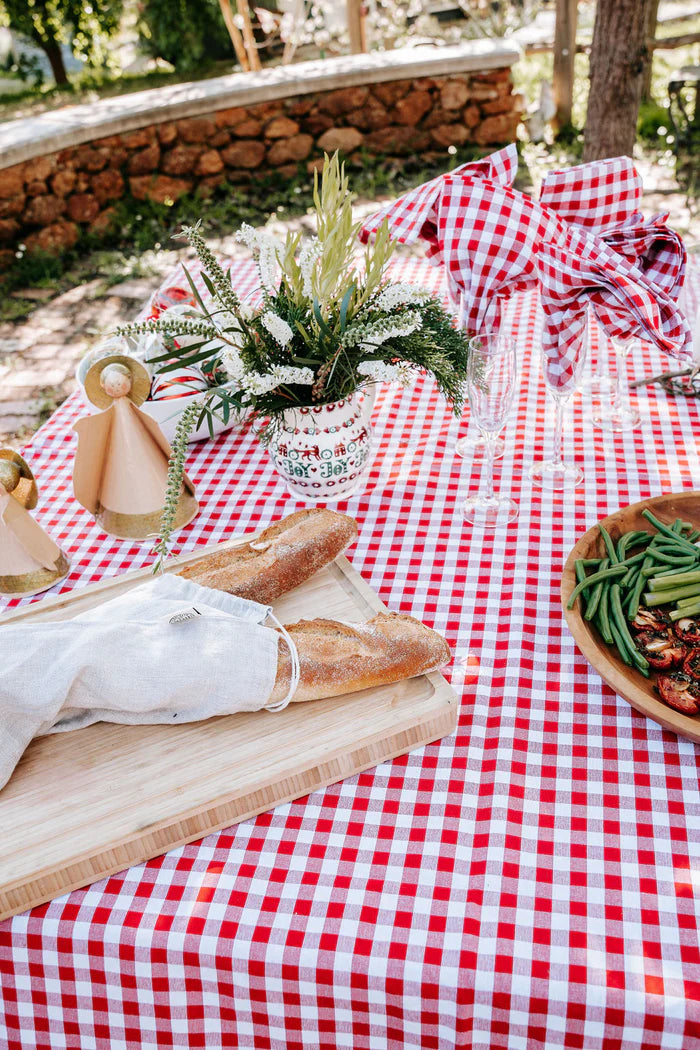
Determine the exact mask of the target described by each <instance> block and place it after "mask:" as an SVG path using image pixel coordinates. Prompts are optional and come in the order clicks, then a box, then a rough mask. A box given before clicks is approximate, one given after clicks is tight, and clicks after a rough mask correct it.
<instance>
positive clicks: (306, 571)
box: [179, 508, 357, 605]
mask: <svg viewBox="0 0 700 1050" xmlns="http://www.w3.org/2000/svg"><path fill="white" fill-rule="evenodd" d="M356 536H357V522H356V521H355V520H354V518H349V517H348V516H347V515H346V514H338V513H337V512H336V511H333V510H326V509H324V508H311V509H309V510H300V511H297V512H296V513H294V514H290V515H288V517H286V518H282V520H281V521H277V522H275V523H274V525H270V526H269V528H267V529H264V530H263V532H261V533H260V535H259V536H258V537H257V538H256V539H254V540H252V541H251V542H250V543H244V544H241V546H240V547H233V548H231V550H227V551H221V552H220V553H219V554H215V555H213V556H211V555H210V556H209V557H208V558H205V559H203V560H202V561H199V562H195V563H194V564H193V565H187V566H185V568H183V569H181V570H180V572H179V575H180V576H184V577H185V578H186V579H188V580H194V581H195V583H199V584H201V585H202V586H203V587H213V588H214V589H215V590H220V591H228V593H229V594H237V595H238V596H239V597H241V598H249V599H251V600H252V601H255V602H260V603H261V604H262V605H269V604H270V603H271V602H273V601H274V600H275V598H279V596H280V595H281V594H285V593H286V592H287V591H291V590H292V588H293V587H298V586H299V584H300V583H303V582H304V581H305V580H308V579H309V577H310V576H313V574H314V573H315V572H318V570H319V569H322V568H323V566H324V565H328V564H329V563H330V562H332V561H333V559H334V558H336V557H337V556H338V555H339V554H340V553H341V551H343V550H345V548H346V547H347V546H348V544H350V543H352V541H353V540H354V539H355V538H356Z"/></svg>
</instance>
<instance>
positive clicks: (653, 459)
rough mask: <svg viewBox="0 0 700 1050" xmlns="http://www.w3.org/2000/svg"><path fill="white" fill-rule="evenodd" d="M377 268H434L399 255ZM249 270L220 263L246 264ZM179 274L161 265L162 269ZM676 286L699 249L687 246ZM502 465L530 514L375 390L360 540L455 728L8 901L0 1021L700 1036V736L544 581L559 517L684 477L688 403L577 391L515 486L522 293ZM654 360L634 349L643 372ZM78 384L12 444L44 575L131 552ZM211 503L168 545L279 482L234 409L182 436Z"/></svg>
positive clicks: (75, 1033) (420, 418)
mask: <svg viewBox="0 0 700 1050" xmlns="http://www.w3.org/2000/svg"><path fill="white" fill-rule="evenodd" d="M394 276H395V277H396V278H397V279H402V280H407V281H411V282H415V283H418V284H425V285H429V286H431V287H432V288H434V289H438V288H440V287H441V280H442V273H441V271H439V270H434V269H432V268H430V267H429V266H428V265H427V264H426V263H425V262H423V261H422V260H418V259H415V258H412V259H402V260H399V261H398V262H397V263H396V264H395V272H394ZM253 282H254V278H253V273H252V268H251V266H250V264H248V263H237V264H236V285H237V287H241V286H244V285H245V284H249V285H250V287H252V285H253ZM169 283H172V281H171V282H169ZM684 296H685V308H686V311H687V313H688V315H689V316H693V317H694V315H695V311H696V310H697V305H698V300H699V299H700V267H697V266H691V267H690V268H689V275H688V281H687V285H686V289H685V290H684ZM513 323H514V326H515V328H516V331H517V338H518V343H519V349H520V354H521V359H522V381H521V387H520V399H519V403H518V406H517V410H514V411H513V413H512V416H511V419H510V421H509V424H508V427H507V431H506V434H505V437H506V441H507V453H506V456H505V458H504V459H503V460H502V462H501V463H500V465H497V484H498V485H500V487H501V488H506V489H509V490H510V491H511V492H512V494H513V495H514V496H515V498H516V499H517V500H518V501H519V504H520V518H519V520H518V522H517V523H516V524H514V525H511V526H510V527H508V529H507V530H505V531H502V532H497V533H495V534H493V533H491V534H489V533H483V532H478V531H475V530H474V529H472V528H471V527H470V526H466V525H465V524H464V523H463V521H462V518H461V516H460V512H459V505H460V501H461V500H462V499H463V498H464V497H465V496H466V495H467V494H468V493H470V492H474V491H476V489H477V486H478V484H479V468H478V467H477V466H475V465H473V464H472V463H471V462H470V461H463V460H460V459H458V458H457V457H456V456H455V455H454V453H453V448H454V443H455V440H456V438H457V436H458V434H460V435H461V434H462V433H464V432H465V429H466V426H467V421H466V419H465V420H463V421H462V422H461V423H460V422H459V421H458V420H456V419H454V417H452V416H450V414H449V413H448V411H447V409H446V407H445V405H444V402H443V401H442V400H441V399H440V398H439V397H438V395H437V394H436V390H435V387H434V385H433V384H432V382H430V381H427V380H426V381H421V382H418V383H417V384H416V386H415V387H414V388H412V389H410V390H402V389H398V388H394V387H389V386H386V387H383V388H381V389H380V391H379V394H378V398H377V403H376V407H375V411H374V420H373V421H374V429H375V436H376V458H375V459H374V463H373V466H372V470H371V475H370V478H369V481H368V483H367V485H366V486H365V489H364V491H363V492H361V493H360V494H358V495H356V496H355V497H353V498H352V499H350V500H349V501H348V502H347V504H345V503H341V504H339V507H340V509H343V510H344V509H346V508H347V510H348V512H349V513H350V514H353V515H355V516H356V517H357V519H358V522H359V526H360V536H359V540H358V543H357V545H356V546H355V547H354V548H353V549H352V550H351V553H350V557H351V560H352V562H353V564H354V566H355V567H356V568H357V569H359V571H360V572H361V573H362V574H363V576H364V577H365V579H366V580H368V581H369V582H370V583H371V585H372V586H373V587H374V588H375V589H376V590H377V592H378V593H379V594H380V596H381V597H382V599H383V600H384V601H385V602H386V603H387V605H388V606H389V607H390V608H391V609H394V610H397V611H401V612H404V613H411V614H413V615H414V616H417V617H419V618H421V619H422V620H424V621H425V622H426V623H428V624H430V625H431V626H434V627H436V628H437V629H438V630H439V631H442V632H444V633H445V635H446V637H447V638H448V640H449V643H450V645H451V646H452V648H453V651H454V653H455V661H454V666H453V668H452V669H451V671H450V672H449V674H451V676H452V680H453V683H454V684H455V686H456V687H457V689H459V690H463V701H462V709H461V714H460V720H459V728H458V731H457V733H456V735H454V736H452V737H449V738H447V739H445V740H442V741H441V742H439V743H437V744H433V745H430V746H428V747H425V748H423V749H421V750H419V751H414V752H413V753H412V754H410V755H407V756H404V757H403V758H399V759H396V760H395V761H393V762H387V763H385V764H383V765H381V766H379V767H378V768H376V769H373V770H370V771H368V772H366V773H363V774H362V775H360V776H358V777H355V778H353V779H351V780H345V781H344V782H342V783H340V784H337V785H335V786H333V787H330V788H328V789H327V790H325V791H318V792H315V793H314V794H312V795H310V796H308V797H307V798H303V799H300V800H298V801H296V802H293V803H290V804H288V805H284V806H279V807H277V808H276V809H275V810H273V811H272V812H269V813H265V814H263V815H262V816H259V817H257V818H256V819H255V820H250V821H247V822H246V823H243V824H240V825H238V826H237V827H234V828H230V829H227V830H225V831H222V832H220V833H217V834H213V835H209V836H207V837H206V838H205V839H203V840H202V841H201V842H198V843H194V844H191V845H189V846H185V847H184V848H181V849H177V850H173V851H172V852H170V853H168V854H166V855H165V856H163V857H158V858H156V859H155V860H152V861H149V862H148V863H147V864H144V865H141V866H139V867H136V868H131V869H129V870H128V871H125V872H121V873H120V874H118V875H115V876H113V877H112V878H109V879H106V880H103V881H101V882H98V883H95V884H94V885H92V886H90V887H88V888H87V889H83V890H78V891H75V892H73V893H70V894H68V895H66V896H63V897H60V898H57V899H56V900H53V901H52V902H51V903H50V904H47V905H44V906H42V907H39V908H35V909H34V910H32V911H31V912H29V913H27V914H24V915H18V916H16V917H14V918H13V919H11V920H8V921H5V922H4V923H2V924H0V979H1V981H2V997H1V998H2V1012H1V1013H0V1046H2V1047H8V1048H10V1050H15V1048H19V1047H22V1048H31V1050H49V1048H50V1050H59V1048H66V1047H70V1048H80V1050H91V1048H100V1050H102V1048H105V1050H107V1048H109V1050H119V1048H129V1050H132V1048H140V1047H187V1048H194V1047H206V1048H218V1047H222V1046H226V1047H229V1046H231V1047H233V1046H237V1047H253V1048H255V1050H262V1048H272V1050H280V1048H285V1050H302V1048H304V1050H306V1048H312V1047H322V1048H324V1050H325V1048H348V1050H364V1048H371V1050H380V1048H397V1050H398V1048H405V1047H408V1048H416V1050H418V1048H420V1050H429V1048H436V1050H449V1048H452V1047H480V1048H488V1050H492V1048H509V1050H515V1048H522V1050H531V1048H546V1050H549V1048H559V1047H580V1048H584V1050H598V1048H604V1050H610V1048H613V1047H623V1048H625V1050H630V1048H635V1047H644V1048H645V1050H647V1048H654V1047H663V1048H668V1050H670V1048H678V1050H681V1048H682V1050H688V1048H691V1047H696V1046H700V951H699V948H698V908H699V896H698V891H699V890H700V791H699V790H698V757H699V754H700V752H699V750H698V748H697V747H696V746H695V745H694V744H692V743H691V742H689V741H688V740H684V739H680V738H678V737H676V736H674V735H673V734H672V733H669V732H665V731H663V730H662V729H661V728H660V727H659V726H658V725H656V724H655V723H653V722H650V721H648V720H647V719H646V718H644V717H643V716H642V715H640V714H637V713H636V712H635V711H633V710H632V708H630V707H629V706H628V704H627V703H625V702H624V701H623V700H621V699H619V698H617V697H616V696H615V694H614V693H613V692H612V691H611V690H610V689H608V688H607V686H604V685H603V684H602V682H601V680H600V678H599V677H598V675H597V674H596V673H595V672H594V671H593V670H592V669H590V668H589V666H588V665H587V663H586V661H585V660H584V659H583V657H582V656H581V655H580V654H579V653H578V651H577V650H576V649H575V647H574V643H573V641H572V639H571V637H570V636H569V633H568V631H567V629H566V626H565V623H564V620H563V616H562V611H561V608H560V604H559V583H560V578H561V570H562V566H563V563H564V560H565V558H566V556H567V554H568V551H569V550H570V548H571V547H572V545H573V544H574V542H575V540H576V539H577V538H578V537H579V536H580V535H581V534H582V533H583V532H584V531H585V530H586V529H587V528H589V527H590V526H591V525H592V524H593V523H595V522H596V521H597V520H598V519H599V518H601V517H603V516H604V515H606V514H608V513H610V512H612V511H614V510H616V509H617V508H618V507H620V506H621V505H624V504H627V503H632V502H635V501H636V500H639V499H642V498H644V497H647V496H654V495H657V494H659V493H661V492H664V491H670V490H679V489H682V488H691V487H693V486H695V487H700V462H699V457H698V447H697V442H696V439H695V436H694V431H697V427H698V404H697V402H696V401H694V400H690V399H688V400H686V399H683V398H669V397H667V396H666V395H665V394H664V393H663V392H662V391H660V390H657V389H645V390H643V392H641V393H640V394H639V406H640V410H641V413H642V419H643V425H642V427H641V428H639V429H637V430H635V431H633V432H631V433H626V434H619V435H613V434H603V433H601V432H600V431H598V430H595V429H593V427H592V425H591V423H590V405H589V402H587V401H586V399H585V398H582V397H581V396H580V395H579V396H577V397H576V399H575V401H574V405H573V411H572V412H570V414H569V419H568V420H567V430H566V435H565V453H566V455H567V456H568V457H570V458H571V457H575V458H576V460H577V461H578V462H579V463H580V464H581V465H582V466H583V468H584V470H585V484H584V486H583V487H581V488H580V489H577V490H575V492H568V493H565V494H564V495H560V494H555V495H552V494H551V493H542V492H540V491H537V490H533V489H532V488H531V486H530V483H529V481H528V479H527V470H528V467H529V465H530V463H531V462H532V460H533V458H535V457H536V455H537V453H538V452H541V451H542V445H543V442H544V445H545V449H548V448H549V434H550V433H551V413H550V408H549V406H546V403H545V394H544V387H543V383H542V379H541V373H540V367H539V363H538V356H539V355H538V353H537V348H538V346H539V332H540V330H541V320H540V318H539V311H538V308H537V303H536V300H535V298H534V296H533V295H532V294H530V293H528V294H527V295H525V296H523V297H521V298H519V299H518V300H517V302H516V303H515V304H514V315H513ZM666 365H667V362H666V361H664V360H662V359H661V358H660V357H659V356H658V355H657V354H656V352H652V351H650V350H649V349H648V348H643V349H641V350H640V351H638V353H637V355H636V357H635V359H634V360H633V361H632V362H631V364H630V370H631V371H635V372H636V373H637V374H638V375H639V376H641V375H643V374H645V373H646V374H649V373H651V371H652V369H653V370H655V371H659V370H660V369H661V368H662V367H665V366H666ZM83 411H84V409H83V406H82V404H81V402H80V400H79V399H78V398H73V399H71V400H69V401H68V402H67V403H66V404H65V405H64V406H63V407H62V408H61V409H60V410H59V411H58V412H57V413H56V414H55V415H54V416H53V418H52V419H51V420H50V421H49V422H48V423H47V424H46V425H45V426H44V427H43V429H42V430H41V431H40V432H39V433H38V434H37V435H36V437H35V439H34V440H33V442H32V444H31V446H30V447H29V448H28V450H27V454H28V456H29V460H30V463H31V466H32V467H33V469H34V471H35V472H36V474H37V476H38V478H39V482H40V489H41V493H42V502H41V507H40V509H39V510H38V511H37V517H38V518H39V519H40V520H41V521H42V523H43V524H44V525H45V527H46V528H47V529H48V530H49V531H50V532H51V533H52V535H53V536H54V537H55V538H56V539H57V540H58V541H59V542H60V543H61V545H62V546H63V547H64V548H65V549H66V551H68V552H69V554H70V557H71V559H72V566H73V568H72V572H71V575H70V578H69V580H68V581H66V583H65V584H64V585H63V587H62V588H61V589H63V590H65V589H68V588H71V587H75V586H83V585H85V584H88V583H91V582H93V581H96V580H100V579H103V578H104V577H105V576H110V575H114V574H117V573H121V572H124V571H125V570H128V569H133V568H135V567H139V566H143V565H146V564H147V563H148V562H149V552H148V546H147V545H131V544H129V543H128V542H121V541H118V540H114V539H112V538H110V537H107V536H105V535H103V534H101V533H100V531H99V530H98V529H97V528H96V527H95V526H94V524H93V523H92V522H91V519H90V518H89V516H88V515H87V514H86V513H85V512H84V511H83V510H82V509H81V508H80V507H79V506H78V505H77V504H76V503H75V501H74V500H73V499H72V497H71V486H70V472H71V465H72V457H73V452H74V448H75V439H74V435H73V433H72V430H71V425H72V423H73V422H74V421H75V420H76V419H77V418H78V417H79V415H80V414H81V413H82V412H83ZM188 471H189V474H190V477H191V478H192V480H193V481H194V483H195V485H196V486H197V494H198V496H199V499H200V501H201V504H202V510H201V513H200V515H199V517H198V518H197V519H196V520H195V522H194V523H193V524H192V525H191V526H190V527H189V528H188V529H187V530H185V531H184V532H182V533H180V534H179V536H178V541H179V545H180V548H181V549H182V550H189V549H192V548H193V547H195V546H197V545H198V544H204V543H210V542H212V541H215V540H219V539H223V538H225V537H226V536H228V535H229V534H231V533H232V532H233V531H236V532H240V531H244V530H247V529H257V528H258V527H259V526H262V525H265V524H267V523H268V522H269V521H270V520H271V519H273V518H277V517H279V516H281V515H283V514H286V513H288V512H290V511H292V510H294V509H297V508H298V507H299V506H301V504H297V503H296V502H295V501H294V500H293V499H292V498H290V496H289V495H288V494H287V492H286V490H285V488H284V485H283V483H282V481H281V480H280V479H279V478H278V477H277V476H276V475H275V473H274V471H273V469H272V468H271V466H270V464H269V462H268V459H267V455H266V453H265V452H264V450H262V449H261V448H260V447H259V446H258V445H257V444H256V442H255V440H254V438H253V437H252V436H251V434H250V433H243V434H237V433H230V434H228V435H223V436H221V437H220V438H218V439H217V440H215V441H213V442H205V443H202V444H199V445H197V446H192V447H191V453H190V456H189V459H188Z"/></svg>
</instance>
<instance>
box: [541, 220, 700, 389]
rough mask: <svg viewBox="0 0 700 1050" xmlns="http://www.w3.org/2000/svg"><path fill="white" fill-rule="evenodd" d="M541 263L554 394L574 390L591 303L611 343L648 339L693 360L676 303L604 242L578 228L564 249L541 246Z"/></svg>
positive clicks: (545, 337)
mask: <svg viewBox="0 0 700 1050" xmlns="http://www.w3.org/2000/svg"><path fill="white" fill-rule="evenodd" d="M535 259H536V264H537V268H538V272H539V283H540V296H541V301H542V309H543V312H544V325H543V331H542V349H543V352H544V357H545V365H544V367H545V375H546V378H547V381H548V382H549V383H550V385H551V386H553V387H554V388H557V387H559V388H564V389H566V388H568V387H569V385H570V381H571V379H572V378H573V377H574V375H575V360H576V357H577V355H578V354H579V352H580V347H581V345H582V342H583V339H584V336H585V330H586V324H587V305H588V303H589V302H590V304H591V305H592V307H593V310H594V312H595V314H596V317H597V318H598V320H599V322H600V323H601V324H602V325H603V328H604V329H605V331H606V332H607V334H608V335H609V336H610V337H611V338H613V339H623V340H626V339H630V338H639V339H645V340H648V341H649V342H652V343H654V344H655V345H656V346H657V347H658V348H659V349H660V350H662V351H664V352H665V353H668V354H672V355H673V356H675V357H681V356H683V355H687V356H690V355H691V353H692V335H691V332H690V327H689V324H688V322H687V321H686V319H685V317H684V316H683V314H682V312H681V311H680V310H679V309H678V306H677V304H676V302H675V301H674V300H673V299H672V298H671V297H670V296H669V295H666V294H664V293H663V292H662V291H661V290H660V289H658V288H653V287H652V286H651V285H649V284H648V282H646V281H645V280H644V277H643V275H642V273H641V271H640V270H639V269H638V268H637V267H636V266H634V264H633V263H631V262H629V261H628V260H627V259H626V258H625V257H624V256H621V255H617V254H616V253H615V252H614V251H613V250H612V249H611V248H609V247H607V245H605V243H604V242H603V241H602V240H600V239H598V238H594V237H590V236H586V235H585V234H583V233H582V232H581V231H579V230H577V229H576V228H575V227H573V226H572V227H569V229H568V230H567V231H566V236H565V238H564V239H563V240H562V241H561V242H560V243H555V242H553V241H549V240H545V241H543V242H542V243H541V244H539V245H538V246H537V249H536V255H535Z"/></svg>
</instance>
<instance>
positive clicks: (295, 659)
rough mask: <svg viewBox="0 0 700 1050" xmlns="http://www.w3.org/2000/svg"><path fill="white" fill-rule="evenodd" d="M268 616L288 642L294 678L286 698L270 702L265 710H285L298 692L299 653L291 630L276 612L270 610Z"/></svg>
mask: <svg viewBox="0 0 700 1050" xmlns="http://www.w3.org/2000/svg"><path fill="white" fill-rule="evenodd" d="M268 618H269V619H270V620H272V622H273V623H274V625H275V627H277V629H278V630H279V632H280V634H281V635H282V637H283V638H284V640H285V642H286V643H287V648H288V649H289V655H290V658H291V661H292V678H291V681H290V683H289V689H288V690H287V695H286V696H285V697H284V699H283V700H279V701H278V702H277V703H276V704H268V706H267V707H266V708H264V710H265V711H284V709H285V707H286V706H287V704H288V703H289V701H290V700H291V699H292V697H293V696H294V694H295V693H296V691H297V686H298V685H299V675H300V673H301V672H300V668H299V653H298V652H297V647H296V645H295V644H294V642H293V641H292V639H291V638H290V636H289V632H288V631H287V629H286V628H285V627H284V626H283V625H282V624H281V623H280V622H279V620H278V619H277V617H276V616H275V614H274V613H273V612H269V613H268Z"/></svg>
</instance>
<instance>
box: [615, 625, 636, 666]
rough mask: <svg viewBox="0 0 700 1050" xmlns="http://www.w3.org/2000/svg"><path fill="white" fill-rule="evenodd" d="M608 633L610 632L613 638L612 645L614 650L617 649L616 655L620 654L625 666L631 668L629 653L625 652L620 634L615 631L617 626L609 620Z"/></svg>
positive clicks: (625, 647)
mask: <svg viewBox="0 0 700 1050" xmlns="http://www.w3.org/2000/svg"><path fill="white" fill-rule="evenodd" d="M610 632H611V634H612V638H613V645H614V646H615V648H616V649H617V651H618V653H619V654H620V656H621V657H622V659H623V660H624V662H625V663H626V664H627V666H628V667H631V666H632V657H631V656H630V654H629V652H628V651H627V646H626V645H625V643H624V642H623V640H622V638H621V637H620V632H619V630H618V629H617V624H616V623H615V622H614V620H612V619H611V620H610Z"/></svg>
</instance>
